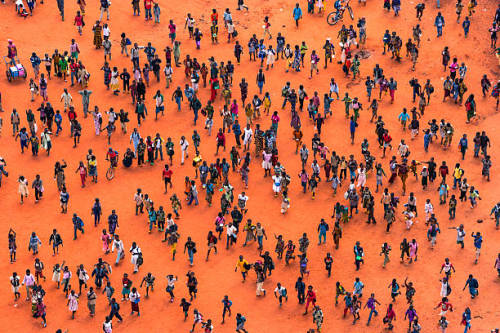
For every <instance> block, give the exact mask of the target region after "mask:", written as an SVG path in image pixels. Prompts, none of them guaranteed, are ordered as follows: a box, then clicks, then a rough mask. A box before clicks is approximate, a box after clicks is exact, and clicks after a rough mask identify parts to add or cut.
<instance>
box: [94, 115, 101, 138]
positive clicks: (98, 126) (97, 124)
mask: <svg viewBox="0 0 500 333" xmlns="http://www.w3.org/2000/svg"><path fill="white" fill-rule="evenodd" d="M93 115H94V127H95V135H99V134H100V133H101V123H102V115H101V113H100V112H97V113H95V112H94V114H93Z"/></svg>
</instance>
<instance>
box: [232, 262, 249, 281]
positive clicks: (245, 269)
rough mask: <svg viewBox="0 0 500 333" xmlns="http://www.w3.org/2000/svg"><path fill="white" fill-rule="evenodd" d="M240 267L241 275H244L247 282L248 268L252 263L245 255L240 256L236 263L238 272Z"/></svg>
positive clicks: (235, 269)
mask: <svg viewBox="0 0 500 333" xmlns="http://www.w3.org/2000/svg"><path fill="white" fill-rule="evenodd" d="M238 268H239V269H240V272H241V275H242V276H243V281H241V282H245V281H246V278H247V274H248V270H249V269H250V268H251V265H250V264H249V263H248V261H246V260H245V259H244V258H243V256H240V258H239V259H238V262H237V263H236V267H235V268H234V271H235V272H237V271H238Z"/></svg>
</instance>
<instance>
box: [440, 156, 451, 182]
mask: <svg viewBox="0 0 500 333" xmlns="http://www.w3.org/2000/svg"><path fill="white" fill-rule="evenodd" d="M448 173H449V170H448V166H447V165H446V161H443V164H441V166H440V167H439V174H440V175H441V177H442V178H443V183H444V182H445V181H446V176H447V175H448Z"/></svg>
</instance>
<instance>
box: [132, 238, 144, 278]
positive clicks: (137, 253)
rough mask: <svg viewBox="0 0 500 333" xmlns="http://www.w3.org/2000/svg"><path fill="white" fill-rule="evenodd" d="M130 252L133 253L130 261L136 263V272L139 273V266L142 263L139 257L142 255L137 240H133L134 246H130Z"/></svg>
mask: <svg viewBox="0 0 500 333" xmlns="http://www.w3.org/2000/svg"><path fill="white" fill-rule="evenodd" d="M129 252H130V254H131V258H130V262H131V263H132V265H134V273H137V272H138V271H139V266H140V265H141V264H142V262H141V260H140V259H139V258H140V257H142V251H141V248H140V247H139V246H137V244H136V243H135V242H132V246H131V247H130V250H129ZM141 259H142V258H141Z"/></svg>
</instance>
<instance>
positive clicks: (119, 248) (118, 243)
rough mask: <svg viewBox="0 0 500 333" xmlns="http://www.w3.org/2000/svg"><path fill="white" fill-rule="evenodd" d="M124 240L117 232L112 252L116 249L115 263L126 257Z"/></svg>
mask: <svg viewBox="0 0 500 333" xmlns="http://www.w3.org/2000/svg"><path fill="white" fill-rule="evenodd" d="M124 249H125V248H124V246H123V241H122V240H121V239H120V237H119V236H118V235H116V234H115V239H114V240H113V246H112V247H111V252H115V250H116V261H115V265H118V263H119V262H120V260H121V259H123V258H124V257H125V251H124Z"/></svg>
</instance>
